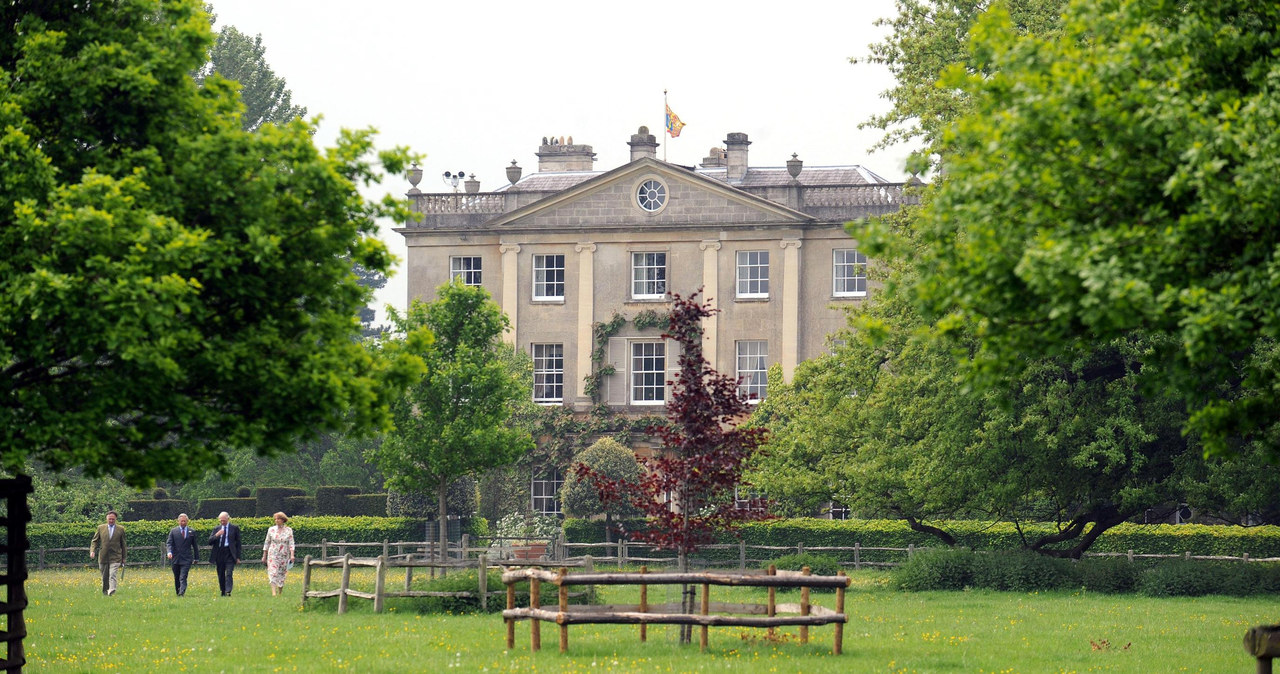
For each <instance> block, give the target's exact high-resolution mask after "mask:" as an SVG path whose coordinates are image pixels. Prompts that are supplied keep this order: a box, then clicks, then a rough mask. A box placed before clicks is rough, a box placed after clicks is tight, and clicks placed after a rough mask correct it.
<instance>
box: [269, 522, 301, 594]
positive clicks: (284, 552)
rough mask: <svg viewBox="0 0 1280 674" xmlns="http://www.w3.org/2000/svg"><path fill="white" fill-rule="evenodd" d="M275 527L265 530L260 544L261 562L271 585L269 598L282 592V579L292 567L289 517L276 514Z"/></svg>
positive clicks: (291, 540) (291, 536) (291, 538)
mask: <svg viewBox="0 0 1280 674" xmlns="http://www.w3.org/2000/svg"><path fill="white" fill-rule="evenodd" d="M273 517H274V518H275V521H276V524H275V526H273V527H271V528H270V529H267V539H266V540H265V541H263V542H262V561H263V562H264V563H265V564H266V565H267V582H269V583H271V596H273V597H276V596H279V595H280V594H281V593H283V591H284V579H285V576H286V575H288V573H289V567H291V566H293V529H290V528H289V526H288V523H289V516H288V515H285V514H284V513H276V514H275V515H274V516H273Z"/></svg>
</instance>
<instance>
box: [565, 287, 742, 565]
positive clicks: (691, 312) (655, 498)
mask: <svg viewBox="0 0 1280 674" xmlns="http://www.w3.org/2000/svg"><path fill="white" fill-rule="evenodd" d="M697 297H698V293H694V294H693V295H691V296H689V297H688V298H683V297H680V296H679V295H674V294H673V295H672V309H671V316H670V323H669V325H668V327H667V332H666V333H664V334H663V335H662V337H663V338H664V339H670V340H674V341H675V342H677V343H679V344H680V361H679V362H680V374H679V375H678V376H677V377H676V379H675V381H673V382H671V384H672V394H671V400H670V401H669V402H668V403H667V423H666V424H665V425H661V426H654V427H652V428H650V429H649V432H650V433H651V434H652V435H654V436H656V437H657V438H659V439H660V440H661V441H662V447H663V451H662V452H661V453H660V454H659V456H657V457H654V458H649V459H644V460H643V461H642V463H643V465H644V468H645V470H644V471H643V474H642V475H641V477H640V479H639V480H638V481H634V482H632V481H627V480H614V479H609V478H608V477H606V476H604V475H601V474H599V473H594V472H593V471H592V470H591V469H590V468H588V467H587V466H585V465H583V464H581V463H579V464H576V465H575V466H574V470H575V471H577V472H578V474H579V475H581V476H584V477H589V478H590V479H591V480H592V481H593V482H594V483H595V485H596V489H597V490H598V491H599V494H600V500H601V502H602V503H604V504H606V505H608V504H610V503H617V502H625V503H627V504H629V505H630V506H632V507H634V508H635V509H636V510H638V511H640V512H641V513H643V515H644V517H645V524H646V526H645V527H644V528H643V529H641V530H638V531H632V532H628V537H629V538H630V539H631V540H635V541H640V542H644V543H648V544H650V545H653V546H655V547H657V548H660V549H665V550H674V551H676V553H677V554H678V555H679V562H680V570H681V571H684V570H686V569H687V565H688V555H689V553H690V552H693V551H695V550H696V549H697V548H698V547H699V546H702V545H705V544H707V543H710V542H711V541H712V540H714V538H715V536H716V534H717V533H719V532H723V531H731V530H733V529H734V528H735V527H736V526H737V525H739V524H741V523H743V522H747V521H752V520H760V519H764V518H766V517H768V515H767V514H765V509H764V508H763V505H764V504H763V503H760V502H757V503H752V504H751V507H749V508H738V507H736V506H735V500H734V488H735V487H737V486H740V485H742V484H743V483H742V472H743V468H744V466H745V465H746V462H747V460H748V459H750V458H751V456H752V455H753V454H754V453H755V452H756V451H757V449H758V448H759V447H760V446H761V445H762V444H764V442H765V440H766V437H767V434H768V429H765V428H737V427H736V423H737V421H738V420H740V419H742V418H744V417H745V416H746V415H747V414H748V413H750V411H751V406H750V404H749V402H748V401H749V398H747V397H745V396H744V395H743V394H741V393H740V392H739V390H738V383H737V381H736V380H734V379H733V378H732V377H729V376H727V375H724V374H721V373H719V372H717V371H715V370H714V369H712V367H711V366H710V365H709V364H708V363H707V362H706V360H704V359H703V357H702V319H703V318H705V317H708V316H711V315H713V314H715V313H716V312H717V310H716V309H713V308H712V307H711V306H710V305H709V304H702V303H699V302H698V301H697Z"/></svg>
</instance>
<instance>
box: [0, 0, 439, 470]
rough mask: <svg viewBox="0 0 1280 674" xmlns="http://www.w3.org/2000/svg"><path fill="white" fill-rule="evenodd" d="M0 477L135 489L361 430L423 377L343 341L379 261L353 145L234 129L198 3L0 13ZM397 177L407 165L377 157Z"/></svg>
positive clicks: (376, 212)
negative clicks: (71, 472)
mask: <svg viewBox="0 0 1280 674" xmlns="http://www.w3.org/2000/svg"><path fill="white" fill-rule="evenodd" d="M0 23H3V25H4V26H6V28H7V29H6V30H5V31H4V33H3V35H0V84H2V86H0V129H3V131H0V158H2V159H0V162H2V163H3V165H4V171H3V175H2V176H0V249H3V250H4V251H5V253H4V256H3V259H0V392H2V395H0V397H2V398H3V400H4V403H3V404H0V465H2V466H3V467H4V468H5V469H8V470H15V471H22V470H24V469H25V468H26V467H27V466H28V464H29V462H39V463H43V464H46V465H48V466H49V467H50V468H52V469H53V470H58V471H60V470H63V469H65V468H68V467H73V466H82V467H84V468H85V470H86V474H87V475H89V476H95V475H101V474H108V473H115V474H119V475H121V476H123V477H124V479H125V480H126V481H128V482H129V483H131V484H134V485H142V484H146V483H148V482H150V481H151V480H152V479H154V478H168V479H188V478H193V477H198V476H200V475H201V474H203V473H204V471H205V470H206V469H208V468H210V467H213V468H216V467H219V466H221V465H223V462H224V461H225V459H224V454H223V451H224V450H226V449H228V448H233V447H245V448H252V449H254V450H255V451H258V452H260V453H263V454H272V453H276V452H280V451H288V450H290V449H292V448H293V446H294V443H295V442H296V440H297V439H298V438H300V437H311V436H314V435H316V434H319V433H323V432H326V431H332V430H347V429H357V430H359V429H373V428H379V427H382V426H383V425H384V424H387V423H388V422H389V414H388V404H389V401H390V400H391V399H393V398H395V397H396V395H397V393H398V391H399V390H401V388H402V386H403V385H404V384H406V383H407V382H408V381H409V380H410V379H411V377H412V376H413V375H415V374H416V373H417V372H420V371H421V367H422V364H421V361H420V360H418V359H417V358H415V357H413V356H411V355H408V354H404V353H399V354H395V357H394V358H391V357H388V358H381V359H380V358H375V357H374V355H373V354H371V353H370V352H368V351H367V350H366V349H365V348H364V347H363V346H361V345H360V344H359V343H358V342H357V341H356V340H355V339H353V336H354V335H356V334H357V328H358V326H357V323H356V320H355V316H356V313H357V311H358V310H359V308H360V307H361V306H362V304H363V302H364V298H365V293H364V291H363V290H362V289H361V288H360V286H359V285H358V284H357V282H356V278H355V276H354V275H353V274H352V272H351V262H352V261H354V262H356V263H359V264H361V265H363V266H365V267H366V268H369V269H377V270H384V269H386V268H387V267H388V266H389V264H390V263H391V260H392V257H391V255H390V254H389V253H388V251H387V250H386V247H385V246H384V245H382V244H381V243H380V242H379V241H377V239H376V238H374V237H375V233H376V231H377V228H376V224H375V219H376V218H378V217H383V216H389V217H396V218H398V217H403V215H404V213H403V209H402V208H401V207H399V206H397V205H396V204H395V202H394V201H392V200H390V199H388V200H386V201H385V202H383V203H381V204H378V203H367V202H366V201H364V200H363V199H362V198H361V197H360V194H359V192H358V191H357V186H358V185H359V184H362V183H368V182H370V181H375V180H376V171H375V168H374V166H373V165H372V164H371V162H370V161H369V159H368V158H367V157H368V155H369V154H370V152H371V149H372V147H371V136H370V134H369V133H368V132H358V133H351V132H346V133H344V134H343V135H342V137H341V138H340V140H339V141H338V146H337V147H336V148H333V149H330V150H328V151H326V152H323V153H322V152H320V151H319V150H317V149H316V147H315V146H314V145H313V144H312V142H311V135H310V127H309V126H308V125H307V124H305V123H303V122H301V121H295V122H292V123H290V124H287V125H284V126H279V127H264V128H263V129H262V130H261V132H259V133H247V132H245V131H244V130H243V129H242V128H241V124H240V120H241V112H242V109H241V104H240V103H239V101H238V99H237V97H236V93H235V89H234V87H233V86H232V85H231V84H230V83H229V82H227V81H226V80H224V79H222V78H217V77H215V78H209V79H207V80H206V81H205V82H204V86H203V87H199V86H197V84H196V82H195V81H193V79H192V78H191V77H190V74H189V73H190V72H191V71H192V70H194V69H195V68H197V67H199V65H200V64H201V63H203V62H204V60H205V54H206V49H207V48H208V45H209V44H210V42H211V40H212V35H211V33H210V29H209V23H208V20H207V18H206V17H205V15H204V14H203V12H202V11H201V8H200V5H199V3H197V2H190V1H187V2H182V1H168V2H160V1H159V0H119V1H118V2H110V3H98V2H90V3H79V4H72V3H49V2H33V1H19V2H14V3H7V4H5V5H4V7H3V8H0ZM380 159H381V163H382V165H383V168H385V170H386V171H388V172H389V173H392V174H396V173H399V172H400V171H402V170H403V169H404V167H405V165H406V160H407V159H408V157H407V153H406V152H404V151H395V152H384V153H382V154H381V155H380Z"/></svg>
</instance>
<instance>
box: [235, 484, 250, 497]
mask: <svg viewBox="0 0 1280 674" xmlns="http://www.w3.org/2000/svg"><path fill="white" fill-rule="evenodd" d="M250 496H253V490H252V489H250V488H248V487H245V486H239V487H236V498H249V497H250Z"/></svg>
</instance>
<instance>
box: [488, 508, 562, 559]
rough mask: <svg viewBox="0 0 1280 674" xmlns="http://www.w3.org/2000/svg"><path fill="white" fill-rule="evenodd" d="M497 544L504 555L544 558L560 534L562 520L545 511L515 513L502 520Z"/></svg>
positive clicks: (497, 528)
mask: <svg viewBox="0 0 1280 674" xmlns="http://www.w3.org/2000/svg"><path fill="white" fill-rule="evenodd" d="M495 529H496V530H495V534H494V538H495V539H496V540H495V541H494V547H496V548H498V550H497V552H498V554H499V556H500V557H507V558H512V559H526V560H528V559H541V558H543V557H545V556H546V555H547V547H548V545H549V544H550V543H551V542H552V541H554V540H555V539H556V538H557V537H559V536H560V519H559V518H558V517H555V516H554V515H543V514H541V513H533V512H530V513H511V514H510V515H507V516H505V517H503V518H502V519H500V520H498V525H497V527H496V528H495Z"/></svg>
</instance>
